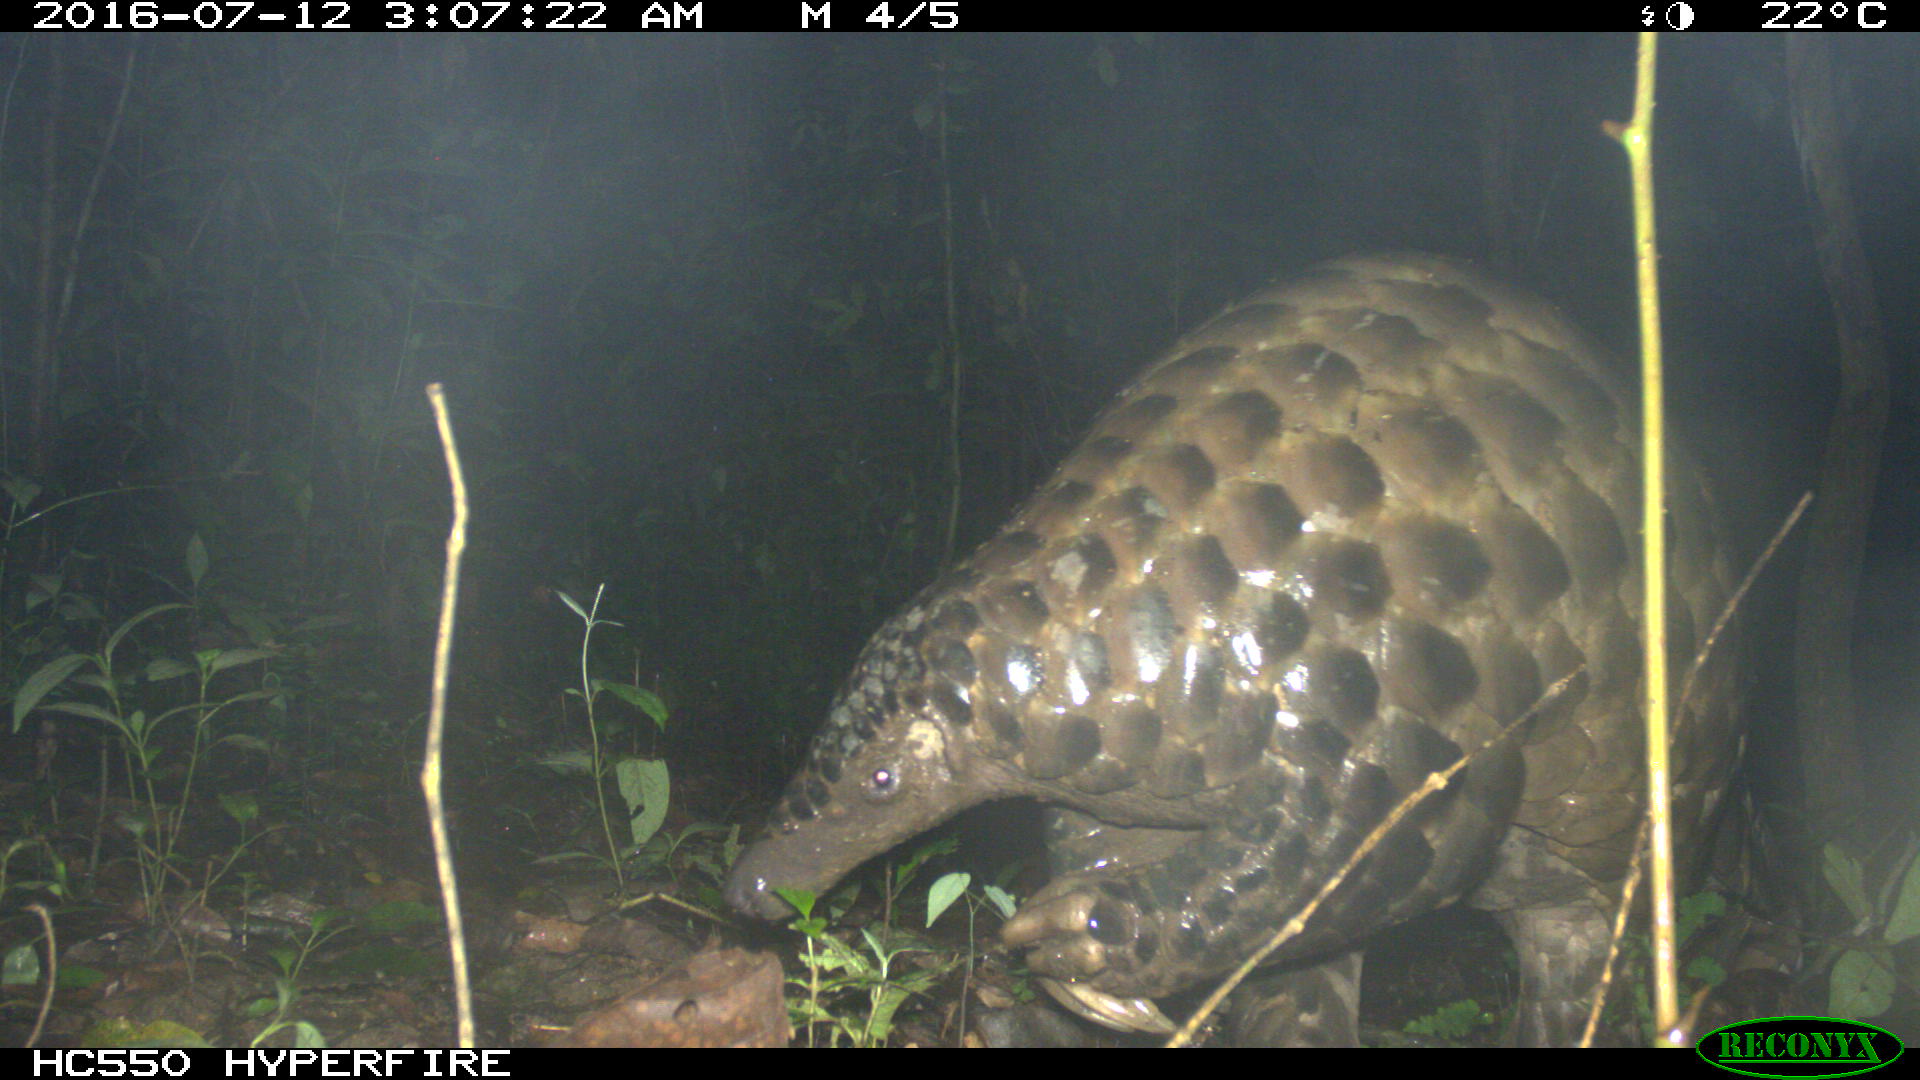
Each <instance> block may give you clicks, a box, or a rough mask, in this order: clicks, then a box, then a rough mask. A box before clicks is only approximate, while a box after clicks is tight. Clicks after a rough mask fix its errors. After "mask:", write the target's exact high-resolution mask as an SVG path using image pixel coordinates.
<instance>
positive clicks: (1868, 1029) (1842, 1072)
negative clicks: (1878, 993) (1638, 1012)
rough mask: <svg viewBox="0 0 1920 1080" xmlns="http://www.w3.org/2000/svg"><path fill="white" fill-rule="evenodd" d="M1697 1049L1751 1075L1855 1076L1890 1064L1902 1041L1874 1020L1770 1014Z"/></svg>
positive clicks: (1802, 1079) (1720, 1031)
mask: <svg viewBox="0 0 1920 1080" xmlns="http://www.w3.org/2000/svg"><path fill="white" fill-rule="evenodd" d="M1694 1049H1696V1050H1698V1051H1699V1052H1700V1056H1701V1057H1703V1058H1706V1059H1707V1061H1708V1062H1709V1063H1711V1064H1714V1065H1718V1066H1720V1067H1721V1068H1723V1069H1725V1070H1727V1071H1728V1072H1737V1073H1745V1074H1746V1075H1748V1076H1768V1077H1791V1078H1793V1080H1810V1078H1812V1077H1820V1076H1854V1075H1856V1074H1859V1073H1864V1072H1872V1071H1873V1070H1875V1069H1877V1068H1879V1067H1880V1066H1882V1065H1891V1064H1893V1060H1894V1059H1895V1058H1897V1057H1899V1056H1900V1052H1901V1050H1902V1047H1901V1045H1900V1040H1899V1039H1896V1038H1894V1037H1893V1036H1892V1035H1889V1034H1887V1033H1886V1032H1884V1031H1881V1030H1880V1029H1879V1028H1877V1027H1874V1026H1873V1025H1871V1024H1863V1023H1861V1022H1859V1021H1858V1020H1840V1019H1836V1018H1835V1017H1831V1016H1768V1017H1764V1018H1762V1019H1759V1020H1742V1021H1741V1022H1740V1023H1738V1024H1728V1025H1727V1026H1726V1027H1723V1028H1715V1029H1714V1030H1712V1031H1709V1032H1707V1034H1706V1036H1705V1037H1704V1038H1702V1039H1701V1040H1700V1042H1699V1044H1698V1045H1697V1046H1695V1047H1694Z"/></svg>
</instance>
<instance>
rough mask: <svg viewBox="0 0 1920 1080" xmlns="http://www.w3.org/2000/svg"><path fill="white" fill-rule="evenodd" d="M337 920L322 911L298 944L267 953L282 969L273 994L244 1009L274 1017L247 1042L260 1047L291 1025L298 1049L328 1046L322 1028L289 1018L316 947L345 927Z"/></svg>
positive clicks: (275, 981)
mask: <svg viewBox="0 0 1920 1080" xmlns="http://www.w3.org/2000/svg"><path fill="white" fill-rule="evenodd" d="M338 921H339V915H338V913H336V912H332V911H322V912H320V913H319V914H317V915H315V916H314V919H313V926H312V927H311V928H310V929H309V930H308V931H307V935H306V937H304V938H303V939H301V941H300V943H299V944H298V946H297V947H295V948H279V949H274V950H272V951H271V952H269V953H268V954H267V955H268V956H271V957H272V958H273V962H274V966H275V967H277V968H279V971H278V972H276V973H275V974H274V976H273V997H271V998H257V999H255V1000H254V1001H252V1002H250V1003H249V1004H248V1005H247V1006H246V1009H245V1012H246V1015H247V1016H249V1017H251V1018H254V1019H258V1018H260V1017H263V1016H268V1015H269V1014H271V1016H272V1019H270V1020H268V1021H267V1026H266V1027H263V1028H261V1029H260V1033H259V1034H258V1035H255V1036H254V1037H253V1041H252V1042H251V1043H249V1044H248V1045H250V1046H255V1047H257V1046H259V1045H260V1044H262V1043H264V1042H266V1041H267V1040H268V1039H269V1038H271V1037H273V1035H274V1033H276V1032H279V1031H282V1030H285V1029H288V1028H291V1029H292V1030H293V1045H294V1047H295V1048H296V1049H300V1050H320V1049H325V1047H326V1045H327V1039H326V1036H324V1035H322V1034H321V1033H320V1029H319V1028H317V1027H314V1026H313V1024H311V1023H309V1022H308V1021H305V1020H294V1019H290V1016H291V1014H292V1012H293V1007H294V1005H295V1004H297V1003H298V1002H299V1001H300V972H301V970H302V969H303V968H305V967H306V964H307V960H308V958H309V957H311V956H312V955H313V954H314V951H315V950H317V949H319V948H320V946H322V945H324V944H326V943H327V941H328V940H329V939H331V938H333V937H334V936H335V935H337V934H339V933H340V932H341V931H342V930H344V929H346V927H345V926H344V925H335V924H336V923H337V922H338Z"/></svg>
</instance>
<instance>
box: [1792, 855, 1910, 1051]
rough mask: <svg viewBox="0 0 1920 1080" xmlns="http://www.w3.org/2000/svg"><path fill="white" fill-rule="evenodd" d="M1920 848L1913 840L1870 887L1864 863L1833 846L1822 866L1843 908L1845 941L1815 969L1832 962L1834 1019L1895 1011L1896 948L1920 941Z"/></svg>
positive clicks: (1830, 988) (1830, 948)
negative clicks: (1918, 937) (1846, 921)
mask: <svg viewBox="0 0 1920 1080" xmlns="http://www.w3.org/2000/svg"><path fill="white" fill-rule="evenodd" d="M1916 856H1920V846H1916V845H1915V844H1914V842H1913V841H1912V840H1911V839H1909V840H1908V842H1907V843H1906V845H1905V848H1904V849H1903V850H1902V851H1901V852H1900V855H1899V857H1898V858H1896V859H1895V860H1893V864H1892V867H1891V869H1889V870H1888V871H1887V872H1886V874H1885V875H1884V877H1882V878H1881V880H1880V881H1878V882H1877V883H1875V884H1874V885H1872V886H1870V885H1869V883H1868V881H1867V871H1866V868H1865V866H1864V865H1863V864H1862V862H1861V860H1860V859H1858V858H1857V857H1855V856H1854V855H1853V854H1852V853H1851V852H1849V851H1847V849H1845V848H1843V847H1841V846H1840V845H1838V844H1834V843H1829V844H1827V846H1826V850H1825V852H1824V853H1823V858H1822V862H1823V865H1822V867H1821V869H1822V871H1823V873H1824V874H1825V876H1826V879H1827V887H1828V888H1829V889H1832V890H1833V893H1834V895H1835V896H1837V897H1838V898H1839V899H1840V903H1841V904H1842V905H1844V906H1845V908H1846V912H1847V917H1848V919H1849V921H1850V925H1849V932H1848V936H1847V938H1846V939H1845V940H1844V941H1842V942H1840V943H1837V944H1833V945H1829V946H1828V947H1827V949H1826V951H1825V953H1824V955H1823V956H1822V957H1821V958H1820V961H1819V962H1818V963H1816V964H1815V965H1814V967H1815V970H1818V969H1819V967H1821V966H1824V965H1825V964H1826V963H1829V962H1830V963H1831V964H1832V965H1833V967H1832V974H1831V976H1830V977H1829V980H1828V988H1827V1009H1828V1011H1829V1012H1830V1013H1831V1014H1832V1015H1834V1016H1854V1017H1859V1018H1861V1019H1870V1018H1872V1017H1875V1016H1879V1015H1881V1014H1882V1013H1884V1012H1886V1011H1887V1010H1888V1009H1889V1008H1891V1007H1892V1006H1893V1002H1894V994H1895V990H1896V988H1897V987H1898V985H1899V979H1898V977H1897V971H1896V967H1895V960H1896V954H1895V947H1896V946H1899V945H1902V944H1905V943H1906V942H1909V941H1912V940H1913V939H1914V938H1915V937H1916V936H1920V857H1916Z"/></svg>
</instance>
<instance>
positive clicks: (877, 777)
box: [867, 768, 900, 798]
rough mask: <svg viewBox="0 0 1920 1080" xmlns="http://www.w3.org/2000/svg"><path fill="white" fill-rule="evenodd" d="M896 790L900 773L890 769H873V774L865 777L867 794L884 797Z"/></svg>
mask: <svg viewBox="0 0 1920 1080" xmlns="http://www.w3.org/2000/svg"><path fill="white" fill-rule="evenodd" d="M898 790H900V774H899V773H897V772H894V771H893V770H892V769H885V768H882V769H875V770H873V775H872V776H869V777H867V794H869V795H873V796H876V797H879V798H885V797H887V796H888V795H891V794H893V793H894V792H896V791H898Z"/></svg>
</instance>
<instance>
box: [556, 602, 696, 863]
mask: <svg viewBox="0 0 1920 1080" xmlns="http://www.w3.org/2000/svg"><path fill="white" fill-rule="evenodd" d="M606 588H607V587H606V586H605V585H602V586H600V587H599V588H598V589H595V590H594V594H593V605H592V607H591V608H586V607H582V606H581V605H580V602H579V601H577V600H575V599H574V598H573V597H571V596H568V595H567V594H566V593H564V592H563V593H559V594H558V595H559V597H560V600H561V602H563V603H565V604H566V605H567V607H568V608H570V609H572V611H573V613H574V614H575V615H578V616H580V620H581V622H582V623H584V624H585V628H584V630H583V631H582V633H581V635H580V688H579V689H577V690H575V689H572V688H569V689H568V690H567V693H568V694H569V695H571V696H574V697H578V698H580V699H581V700H582V701H583V702H584V703H585V704H586V711H587V733H588V736H589V738H590V740H591V742H590V749H589V752H588V757H587V759H586V761H585V762H584V766H585V772H586V773H587V775H588V776H589V777H591V778H592V781H593V800H594V807H595V808H596V809H597V810H598V811H599V814H600V831H601V835H602V836H604V837H605V838H606V843H607V862H608V864H609V866H611V868H612V870H613V876H614V880H615V881H616V882H618V884H619V887H620V891H621V892H622V893H625V892H626V891H627V873H626V865H625V864H626V856H627V854H628V853H629V852H631V851H633V850H635V849H636V848H639V847H641V846H642V845H644V844H646V842H647V841H649V840H651V839H653V836H654V834H655V833H657V832H659V831H660V826H661V824H662V823H663V822H665V821H666V818H667V800H668V798H669V797H670V795H671V794H672V790H673V786H672V777H671V776H670V775H669V774H668V771H667V763H666V762H665V761H663V760H660V759H657V758H645V757H639V756H637V755H631V756H621V757H612V756H609V755H608V754H607V753H606V751H605V749H604V747H603V745H602V743H603V741H604V740H603V739H602V733H601V724H600V720H599V716H598V713H596V712H595V709H594V702H595V701H596V700H597V699H598V698H599V696H600V694H601V693H602V692H603V691H604V692H606V693H609V694H612V695H613V696H614V697H616V698H619V699H620V700H621V701H624V702H626V703H627V704H628V705H631V706H633V707H634V708H636V709H638V710H640V711H641V712H643V713H645V714H646V715H647V716H649V717H651V718H652V719H653V722H654V723H655V724H656V725H658V726H659V728H660V730H661V731H665V730H666V728H667V706H666V703H665V702H663V701H661V700H660V696H659V695H658V694H655V693H654V692H652V691H651V690H645V689H642V688H641V687H640V686H638V685H636V684H634V683H621V682H614V681H612V680H610V679H597V678H594V677H592V675H591V674H590V673H589V671H588V665H587V661H588V656H589V653H590V650H591V646H592V644H593V631H594V628H595V627H597V626H619V625H620V624H619V623H617V622H613V621H612V620H610V619H602V618H600V600H601V598H602V596H604V595H605V593H606ZM565 761H566V757H565V756H564V755H563V756H561V757H558V758H549V759H547V762H546V764H548V765H549V766H550V767H556V768H557V767H561V766H560V764H559V763H563V762H565ZM609 773H611V775H612V777H613V781H614V786H615V788H616V790H618V791H619V792H620V798H621V800H622V801H623V802H625V803H626V806H627V816H626V819H625V821H624V822H623V823H622V825H621V830H620V831H621V834H622V835H623V836H624V842H622V840H620V839H616V835H615V830H614V823H613V815H612V812H611V811H610V810H609V809H608V807H607V792H606V785H605V784H604V783H603V782H602V781H603V780H604V779H605V778H606V777H607V776H608V774H609Z"/></svg>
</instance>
